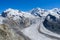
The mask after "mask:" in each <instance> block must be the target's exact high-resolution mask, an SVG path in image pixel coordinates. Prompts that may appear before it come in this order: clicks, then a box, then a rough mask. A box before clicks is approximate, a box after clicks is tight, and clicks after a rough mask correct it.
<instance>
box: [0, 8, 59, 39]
mask: <svg viewBox="0 0 60 40" xmlns="http://www.w3.org/2000/svg"><path fill="white" fill-rule="evenodd" d="M4 25H6V26H7V28H6V27H5V26H4ZM7 29H8V30H7ZM4 30H5V31H4ZM0 31H1V32H0V34H1V33H3V35H2V34H1V36H0V37H1V38H2V39H1V38H0V39H1V40H60V9H59V8H54V9H51V10H46V9H41V8H34V9H32V10H30V11H27V12H24V11H19V10H17V9H11V8H9V9H6V10H5V11H3V12H2V13H1V15H0ZM4 32H5V33H6V34H7V35H5V34H4ZM8 33H10V34H11V35H10V34H8ZM15 34H16V35H15ZM4 36H6V38H5V37H4ZM11 36H12V38H11ZM7 37H8V38H7Z"/></svg>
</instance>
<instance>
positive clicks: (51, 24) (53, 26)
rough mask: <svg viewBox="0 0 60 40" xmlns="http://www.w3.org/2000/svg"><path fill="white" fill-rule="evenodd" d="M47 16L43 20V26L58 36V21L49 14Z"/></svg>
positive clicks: (59, 29) (59, 27) (59, 30)
mask: <svg viewBox="0 0 60 40" xmlns="http://www.w3.org/2000/svg"><path fill="white" fill-rule="evenodd" d="M48 16H50V19H48V18H47V17H48ZM48 16H47V17H46V19H45V20H44V22H43V25H44V26H45V28H47V29H48V30H50V31H52V32H55V33H58V34H60V24H59V22H58V20H56V17H55V16H53V15H50V14H49V15H48ZM51 19H52V20H51Z"/></svg>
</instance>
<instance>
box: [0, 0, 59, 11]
mask: <svg viewBox="0 0 60 40" xmlns="http://www.w3.org/2000/svg"><path fill="white" fill-rule="evenodd" d="M36 7H40V8H44V9H52V8H60V0H0V12H2V11H4V10H5V9H8V8H13V9H18V10H23V11H28V10H31V9H32V8H36Z"/></svg>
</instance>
